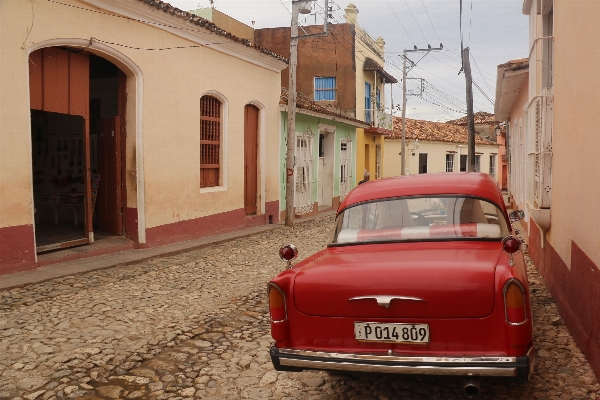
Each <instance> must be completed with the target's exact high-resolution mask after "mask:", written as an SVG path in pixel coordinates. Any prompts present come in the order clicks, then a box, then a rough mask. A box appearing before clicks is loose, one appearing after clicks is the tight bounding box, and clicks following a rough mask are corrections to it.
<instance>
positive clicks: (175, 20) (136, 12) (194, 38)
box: [82, 0, 288, 72]
mask: <svg viewBox="0 0 600 400" xmlns="http://www.w3.org/2000/svg"><path fill="white" fill-rule="evenodd" d="M82 1H83V2H85V3H87V4H89V5H91V6H94V7H97V8H99V9H101V10H104V11H107V12H111V13H114V14H117V15H121V16H124V17H127V18H130V19H132V20H135V21H138V22H140V23H145V24H148V25H150V26H152V27H154V28H157V29H161V30H164V31H166V32H169V33H171V34H173V35H175V36H178V37H181V38H183V39H187V40H189V41H191V42H193V43H196V44H199V45H202V46H206V47H207V48H210V49H212V50H215V51H218V52H221V53H224V54H227V55H229V56H232V57H236V58H238V59H241V60H243V61H246V62H249V63H252V64H255V65H258V66H260V67H263V68H266V69H268V70H271V71H275V72H280V71H281V70H283V69H285V68H287V66H288V65H287V63H286V62H285V61H283V60H279V59H277V58H275V57H273V56H272V55H268V54H265V53H262V52H261V51H260V50H259V49H256V48H254V47H249V46H247V45H245V44H243V43H237V42H235V41H233V40H232V39H229V38H227V37H226V36H224V35H217V34H215V33H212V32H210V31H209V30H208V29H205V28H202V27H201V26H197V25H194V24H193V23H191V22H189V21H187V20H185V19H182V18H179V17H178V16H176V15H172V14H169V13H166V12H160V10H158V9H156V8H155V7H152V6H151V5H148V4H145V3H143V2H141V1H139V0H82Z"/></svg>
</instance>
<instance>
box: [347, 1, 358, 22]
mask: <svg viewBox="0 0 600 400" xmlns="http://www.w3.org/2000/svg"><path fill="white" fill-rule="evenodd" d="M344 11H346V15H344V18H345V19H346V22H347V23H349V24H352V25H356V23H357V22H356V18H357V15H358V8H356V6H355V5H354V4H352V3H350V4H348V7H346V8H345V9H344Z"/></svg>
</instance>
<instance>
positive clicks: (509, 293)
mask: <svg viewBox="0 0 600 400" xmlns="http://www.w3.org/2000/svg"><path fill="white" fill-rule="evenodd" d="M504 312H505V315H506V322H508V323H509V324H511V325H522V324H524V323H525V322H526V321H527V312H526V310H525V289H524V288H523V285H522V284H521V282H519V281H518V280H516V279H510V280H509V281H508V282H506V284H505V285H504Z"/></svg>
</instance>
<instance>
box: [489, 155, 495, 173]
mask: <svg viewBox="0 0 600 400" xmlns="http://www.w3.org/2000/svg"><path fill="white" fill-rule="evenodd" d="M490 175H491V176H492V177H493V178H495V177H496V155H495V154H490Z"/></svg>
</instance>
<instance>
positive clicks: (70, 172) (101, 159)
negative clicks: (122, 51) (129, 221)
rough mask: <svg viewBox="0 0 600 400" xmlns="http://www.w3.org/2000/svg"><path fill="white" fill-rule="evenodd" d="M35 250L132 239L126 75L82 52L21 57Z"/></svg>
mask: <svg viewBox="0 0 600 400" xmlns="http://www.w3.org/2000/svg"><path fill="white" fill-rule="evenodd" d="M29 61H30V62H29V75H30V108H31V133H32V169H33V194H34V196H33V197H34V208H35V234H36V250H37V252H38V253H41V252H46V251H50V250H58V249H63V248H67V247H73V246H78V245H82V244H87V243H91V242H94V240H95V239H98V238H100V237H104V236H124V235H127V236H132V235H130V234H128V233H132V232H127V230H126V229H125V226H126V224H125V223H124V221H125V217H126V216H125V211H126V205H127V190H126V179H125V178H126V171H125V168H124V167H125V165H126V163H125V154H126V151H125V146H126V137H127V134H126V130H125V126H126V125H125V109H126V83H127V76H126V75H125V73H123V71H121V70H120V69H119V68H118V67H117V66H116V65H115V64H113V63H111V62H110V61H108V60H106V59H104V58H102V57H99V56H97V55H95V54H93V53H90V52H88V51H86V50H85V49H81V48H76V47H46V48H42V49H38V50H36V51H34V52H32V53H31V54H30V56H29Z"/></svg>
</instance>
